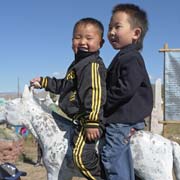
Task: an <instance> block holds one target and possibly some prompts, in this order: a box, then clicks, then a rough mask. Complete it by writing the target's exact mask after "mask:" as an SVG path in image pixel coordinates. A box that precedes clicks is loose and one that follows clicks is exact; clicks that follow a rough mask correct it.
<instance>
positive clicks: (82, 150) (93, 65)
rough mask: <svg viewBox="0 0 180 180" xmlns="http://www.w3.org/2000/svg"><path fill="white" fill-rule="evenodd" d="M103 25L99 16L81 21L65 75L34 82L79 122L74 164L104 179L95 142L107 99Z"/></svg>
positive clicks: (89, 176)
mask: <svg viewBox="0 0 180 180" xmlns="http://www.w3.org/2000/svg"><path fill="white" fill-rule="evenodd" d="M103 31H104V28H103V25H102V24H101V22H99V21H98V20H96V19H93V18H84V19H81V20H79V21H78V22H77V23H76V24H75V26H74V30H73V39H72V48H73V51H74V53H75V60H74V61H73V62H72V64H71V65H70V66H69V68H68V71H67V74H66V77H65V78H63V79H56V78H54V77H53V78H50V77H39V78H34V79H32V80H31V82H30V83H31V85H34V86H36V84H37V82H38V83H40V86H41V88H45V90H46V91H50V92H52V93H55V94H60V98H59V106H60V108H61V109H62V110H63V111H64V112H65V113H66V114H67V115H68V116H69V117H70V118H72V119H73V121H74V122H75V124H76V128H75V135H74V137H73V142H74V149H73V158H74V163H75V164H76V165H77V167H78V168H79V170H80V171H81V172H82V174H84V176H85V177H86V178H87V179H89V180H101V179H103V178H102V177H101V176H102V175H101V174H102V169H101V167H100V159H99V156H98V154H97V152H96V144H97V141H98V140H99V138H100V137H101V135H102V130H103V105H104V104H105V101H106V68H105V66H104V63H103V61H102V59H101V57H100V56H99V49H100V48H101V47H102V45H103Z"/></svg>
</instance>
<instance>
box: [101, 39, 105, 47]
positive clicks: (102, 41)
mask: <svg viewBox="0 0 180 180" xmlns="http://www.w3.org/2000/svg"><path fill="white" fill-rule="evenodd" d="M104 42H105V40H104V39H102V40H101V43H100V46H101V47H102V46H103V44H104Z"/></svg>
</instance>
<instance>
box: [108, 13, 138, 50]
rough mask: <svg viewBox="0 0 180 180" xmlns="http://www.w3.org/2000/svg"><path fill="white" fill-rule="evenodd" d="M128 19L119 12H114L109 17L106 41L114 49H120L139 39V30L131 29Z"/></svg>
mask: <svg viewBox="0 0 180 180" xmlns="http://www.w3.org/2000/svg"><path fill="white" fill-rule="evenodd" d="M128 18H129V16H128V15H127V14H126V13H125V12H121V11H119V12H116V13H115V14H113V16H112V17H111V20H110V24H109V30H108V39H109V42H110V43H111V45H112V46H113V48H114V49H121V48H123V47H125V46H127V45H129V44H132V43H134V42H136V40H137V39H138V38H139V29H138V28H132V27H131V25H130V23H129V20H128ZM137 31H138V32H137Z"/></svg>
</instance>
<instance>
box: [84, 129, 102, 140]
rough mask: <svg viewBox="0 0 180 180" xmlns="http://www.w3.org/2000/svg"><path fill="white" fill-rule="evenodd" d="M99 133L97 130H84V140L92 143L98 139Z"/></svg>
mask: <svg viewBox="0 0 180 180" xmlns="http://www.w3.org/2000/svg"><path fill="white" fill-rule="evenodd" d="M99 137H100V133H99V128H86V138H87V139H88V140H89V141H94V140H97V139H99Z"/></svg>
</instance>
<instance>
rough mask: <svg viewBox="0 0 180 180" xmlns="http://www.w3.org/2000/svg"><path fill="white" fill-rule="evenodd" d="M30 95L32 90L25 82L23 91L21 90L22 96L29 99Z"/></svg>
mask: <svg viewBox="0 0 180 180" xmlns="http://www.w3.org/2000/svg"><path fill="white" fill-rule="evenodd" d="M31 97H32V90H31V89H29V87H28V85H27V84H25V86H24V91H23V94H22V98H24V99H29V98H31Z"/></svg>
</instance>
